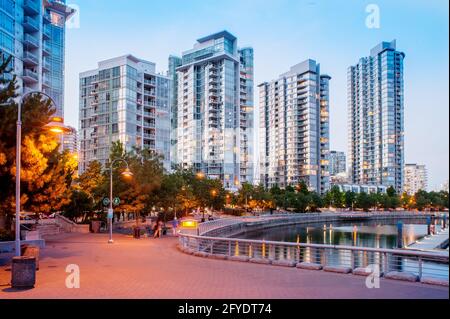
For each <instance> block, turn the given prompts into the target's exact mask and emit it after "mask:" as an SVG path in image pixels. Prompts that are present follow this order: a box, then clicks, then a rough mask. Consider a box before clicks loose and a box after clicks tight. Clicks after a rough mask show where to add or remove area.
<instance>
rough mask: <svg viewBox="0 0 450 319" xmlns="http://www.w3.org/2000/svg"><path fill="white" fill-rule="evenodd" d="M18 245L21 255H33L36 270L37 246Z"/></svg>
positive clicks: (37, 263) (37, 262)
mask: <svg viewBox="0 0 450 319" xmlns="http://www.w3.org/2000/svg"><path fill="white" fill-rule="evenodd" d="M20 247H21V255H22V256H26V257H34V258H35V259H36V270H39V252H40V249H39V247H38V246H32V245H22V246H20Z"/></svg>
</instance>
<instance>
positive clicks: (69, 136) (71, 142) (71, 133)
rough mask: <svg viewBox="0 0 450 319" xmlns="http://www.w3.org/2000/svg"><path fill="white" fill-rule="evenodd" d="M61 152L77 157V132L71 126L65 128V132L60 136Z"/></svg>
mask: <svg viewBox="0 0 450 319" xmlns="http://www.w3.org/2000/svg"><path fill="white" fill-rule="evenodd" d="M61 144H62V150H63V151H68V152H69V153H71V154H74V155H78V132H77V129H76V128H74V127H71V126H68V127H67V132H66V133H65V134H64V135H63V136H62V143H61Z"/></svg>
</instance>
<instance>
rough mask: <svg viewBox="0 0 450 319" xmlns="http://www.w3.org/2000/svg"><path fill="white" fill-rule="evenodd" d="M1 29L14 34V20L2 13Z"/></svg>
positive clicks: (0, 18) (0, 13)
mask: <svg viewBox="0 0 450 319" xmlns="http://www.w3.org/2000/svg"><path fill="white" fill-rule="evenodd" d="M0 28H2V29H4V30H6V31H7V32H9V33H12V34H14V19H13V18H11V17H10V16H8V15H7V14H6V13H4V12H1V11H0Z"/></svg>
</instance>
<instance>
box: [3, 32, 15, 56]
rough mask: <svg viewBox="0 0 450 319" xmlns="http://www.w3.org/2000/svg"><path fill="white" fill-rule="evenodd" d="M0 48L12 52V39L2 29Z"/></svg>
mask: <svg viewBox="0 0 450 319" xmlns="http://www.w3.org/2000/svg"><path fill="white" fill-rule="evenodd" d="M0 48H1V49H5V50H6V51H8V52H10V53H13V52H14V39H13V38H12V37H11V36H9V35H7V34H6V33H5V32H3V31H0Z"/></svg>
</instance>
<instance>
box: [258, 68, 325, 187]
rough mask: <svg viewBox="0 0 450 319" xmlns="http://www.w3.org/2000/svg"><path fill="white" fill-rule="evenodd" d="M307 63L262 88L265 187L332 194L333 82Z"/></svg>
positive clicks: (261, 106)
mask: <svg viewBox="0 0 450 319" xmlns="http://www.w3.org/2000/svg"><path fill="white" fill-rule="evenodd" d="M330 79H331V77H330V76H328V75H324V74H321V72H320V65H319V64H317V63H316V62H315V61H313V60H306V61H304V62H302V63H299V64H297V65H295V66H293V67H292V68H291V69H290V71H289V72H287V73H284V74H282V75H281V76H280V77H279V78H278V79H277V80H274V81H272V82H270V83H268V82H266V83H262V84H260V85H259V103H260V104H259V105H260V151H261V154H260V171H261V183H262V184H263V185H264V186H265V187H268V188H270V187H273V186H279V187H281V188H284V187H286V186H289V185H291V186H295V185H297V184H298V183H300V182H301V181H303V182H305V183H306V184H307V185H308V187H309V189H310V190H313V191H316V192H318V193H324V192H326V191H327V190H328V189H329V185H330V177H329V175H330V174H329V81H330Z"/></svg>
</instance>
